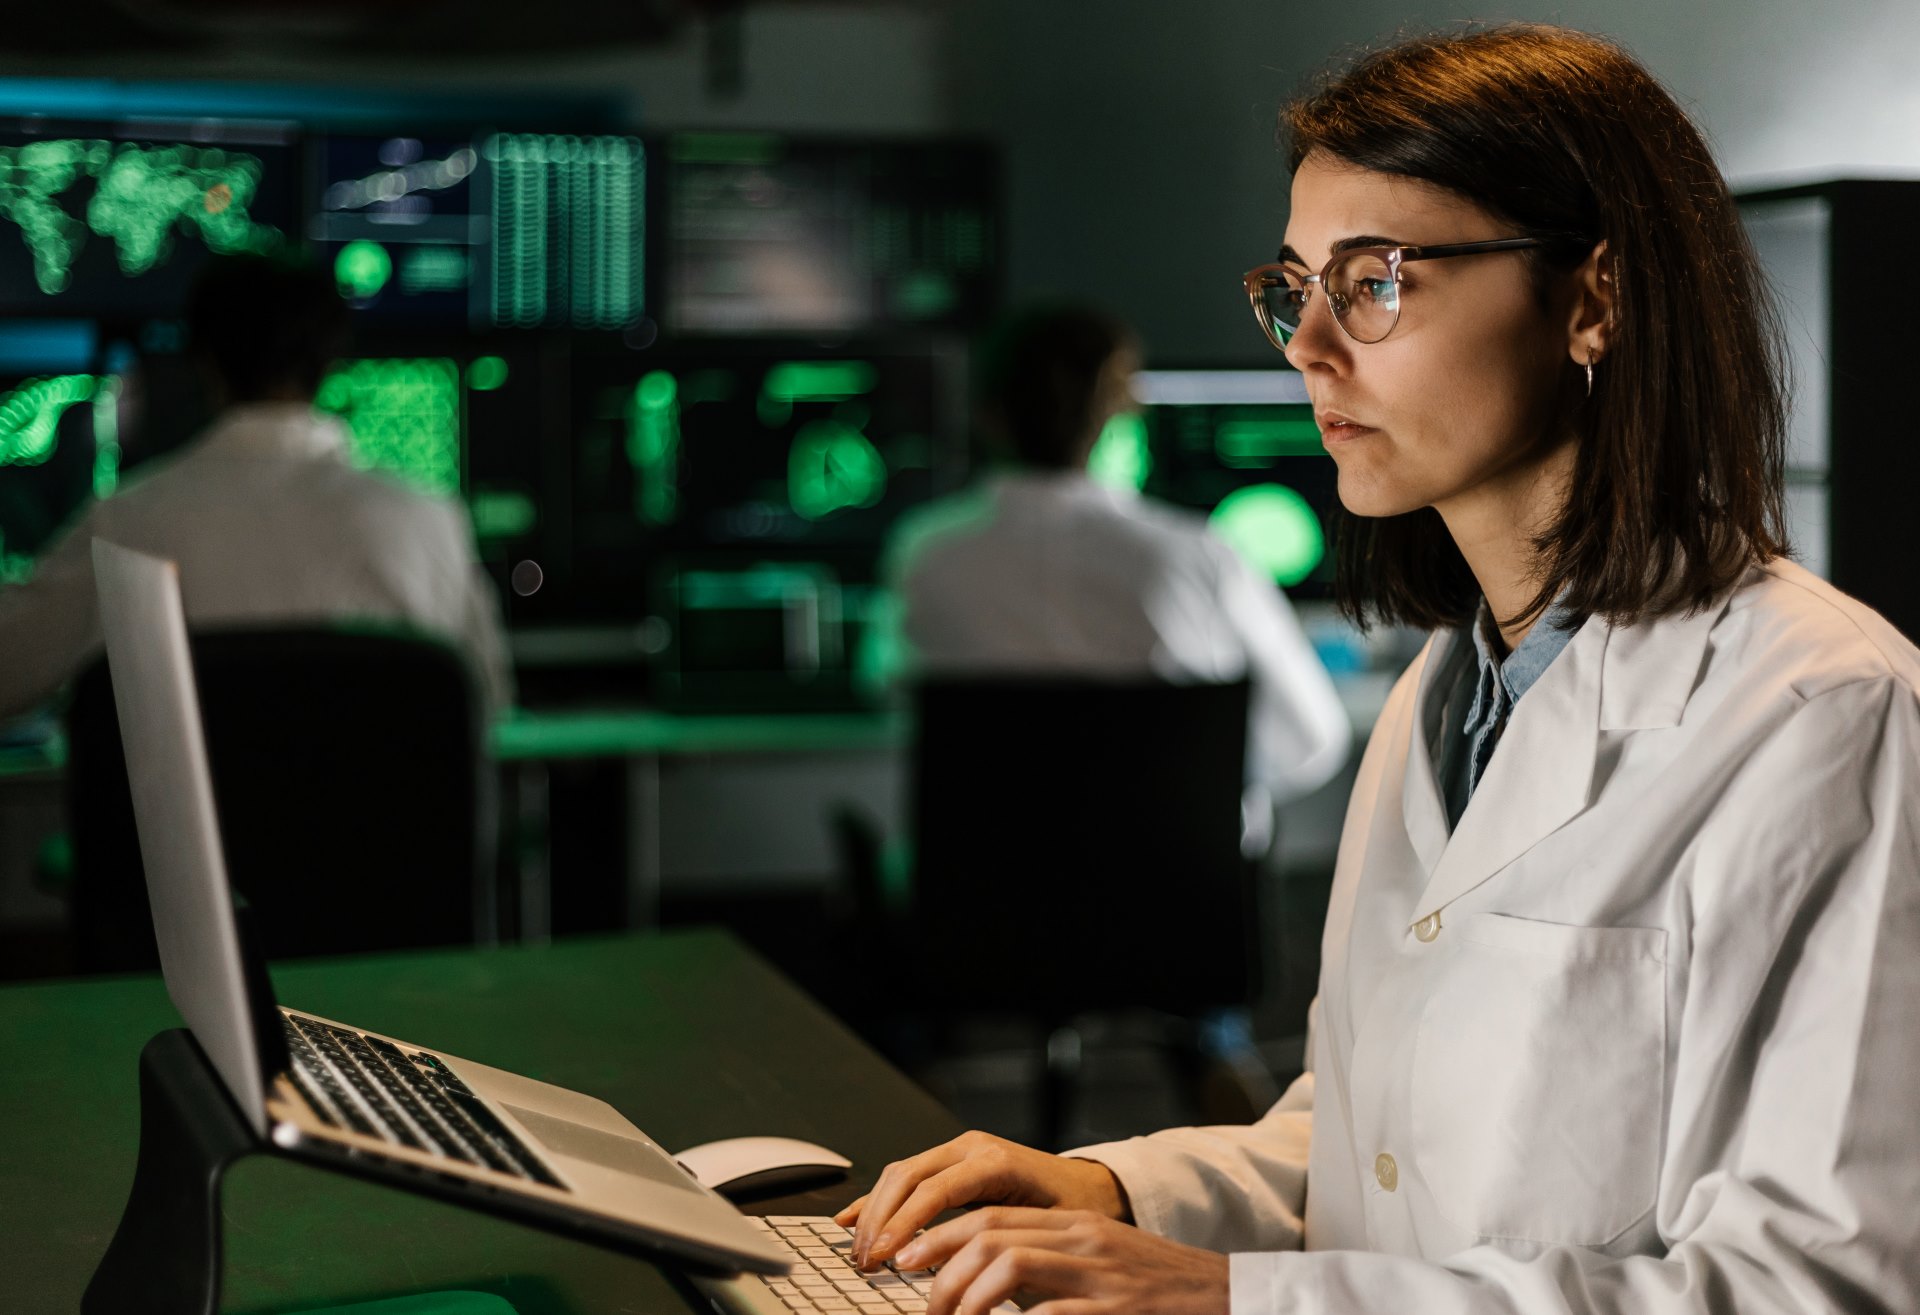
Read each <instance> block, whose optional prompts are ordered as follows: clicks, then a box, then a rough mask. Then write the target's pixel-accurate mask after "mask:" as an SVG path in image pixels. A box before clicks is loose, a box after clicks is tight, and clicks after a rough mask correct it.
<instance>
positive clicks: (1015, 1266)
mask: <svg viewBox="0 0 1920 1315" xmlns="http://www.w3.org/2000/svg"><path fill="white" fill-rule="evenodd" d="M979 1213H993V1215H998V1227H987V1229H979V1231H973V1232H972V1236H968V1238H966V1242H964V1244H962V1246H958V1248H956V1250H952V1252H950V1257H948V1259H947V1263H945V1265H943V1267H941V1273H939V1277H935V1280H933V1290H931V1292H927V1315H983V1313H985V1311H991V1309H993V1307H995V1305H998V1303H1000V1302H1008V1300H1012V1298H1014V1294H1018V1292H1044V1294H1062V1296H1085V1294H1087V1290H1089V1286H1091V1284H1092V1279H1094V1275H1096V1273H1098V1271H1100V1269H1104V1267H1106V1261H1104V1259H1102V1257H1100V1255H1096V1254H1089V1252H1096V1250H1098V1248H1094V1246H1091V1240H1092V1232H1094V1229H1091V1227H1087V1225H1089V1223H1091V1221H1087V1219H1077V1217H1068V1219H1069V1221H1068V1223H1062V1215H1060V1211H979ZM1035 1215H1039V1217H1037V1219H1035ZM956 1223H958V1221H956ZM1021 1223H1027V1225H1035V1223H1037V1225H1046V1227H1018V1225H1021ZM1008 1225H1012V1227H1008ZM950 1238H952V1234H950V1236H948V1240H950ZM931 1263H939V1259H933V1261H931Z"/></svg>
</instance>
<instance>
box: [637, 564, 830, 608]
mask: <svg viewBox="0 0 1920 1315" xmlns="http://www.w3.org/2000/svg"><path fill="white" fill-rule="evenodd" d="M820 586H821V576H820V571H819V569H818V568H817V567H812V566H781V565H776V564H774V563H772V562H763V563H761V564H760V565H758V566H753V567H749V568H748V569H747V570H744V571H683V572H681V573H680V574H679V575H678V576H676V577H675V578H674V582H673V587H674V589H675V590H676V591H677V592H678V593H679V596H680V605H681V606H682V607H684V608H688V609H690V610H694V611H712V610H716V609H723V608H724V609H727V610H735V609H739V608H748V607H774V606H780V605H782V604H784V603H786V602H787V601H788V600H789V599H791V598H794V597H796V596H797V597H801V598H810V597H813V596H814V595H816V594H818V593H819V592H820Z"/></svg>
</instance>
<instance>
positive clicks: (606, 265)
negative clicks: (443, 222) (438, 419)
mask: <svg viewBox="0 0 1920 1315" xmlns="http://www.w3.org/2000/svg"><path fill="white" fill-rule="evenodd" d="M481 154H482V155H484V156H485V157H486V160H487V163H488V166H489V178H490V180H491V185H492V188H493V193H494V195H493V205H492V207H491V211H490V212H491V214H492V233H491V234H490V238H489V245H490V249H491V251H492V253H493V254H492V273H491V277H490V278H489V279H488V283H487V289H486V293H487V298H488V309H489V310H490V312H491V313H492V317H493V322H494V323H496V324H502V325H516V326H520V327H524V328H532V327H535V326H537V325H541V324H551V323H564V324H568V325H571V326H572V327H574V328H577V329H620V328H625V327H626V326H627V325H630V324H632V323H634V322H635V321H637V320H639V319H640V317H641V314H642V312H643V311H644V310H645V296H644V291H645V282H646V280H645V272H646V271H645V261H644V258H643V254H642V253H643V252H644V251H645V250H646V178H647V171H646V151H645V149H644V148H643V147H642V146H641V143H640V139H639V138H637V137H573V136H544V135H539V134H533V133H498V134H495V135H494V136H492V137H489V138H487V140H486V141H485V142H484V143H483V144H482V146H481Z"/></svg>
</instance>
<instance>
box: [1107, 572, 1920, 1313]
mask: <svg viewBox="0 0 1920 1315" xmlns="http://www.w3.org/2000/svg"><path fill="white" fill-rule="evenodd" d="M1446 642H1450V641H1449V640H1448V638H1447V637H1446V636H1436V638H1435V640H1434V641H1433V642H1432V643H1430V644H1429V645H1428V648H1427V650H1426V652H1425V653H1423V654H1422V656H1421V658H1420V659H1419V660H1417V661H1416V662H1415V663H1414V664H1413V666H1412V667H1411V668H1410V669H1409V671H1408V672H1407V674H1406V676H1405V677H1404V678H1403V679H1402V680H1401V682H1400V684H1399V685H1398V687H1397V688H1396V689H1395V691H1394V694H1393V696H1392V698H1391V699H1390V701H1389V702H1388V704H1387V706H1386V709H1385V711H1384V713H1383V714H1382V716H1381V718H1380V721H1379V724H1378V726H1377V727H1376V729H1375V731H1374V734H1373V738H1372V741H1371V743H1370V744H1369V746H1368V748H1367V752H1366V757H1365V759H1364V761H1363V763H1362V765H1361V768H1360V774H1359V780H1358V782H1357V784H1356V786H1355V789H1354V795H1353V802H1352V805H1351V807H1350V810H1349V812H1348V816H1347V824H1346V831H1345V834H1344V836H1343V838H1342V841H1341V847H1340V857H1339V866H1338V871H1337V874H1336V877H1335V881H1334V889H1333V896H1332V903H1331V908H1330V909H1329V912H1328V917H1327V926H1326V934H1325V941H1324V964H1323V968H1322V973H1321V980H1320V995H1319V999H1318V1000H1317V1002H1316V1004H1315V1007H1314V1011H1313V1017H1312V1032H1313V1039H1312V1045H1311V1064H1312V1072H1310V1073H1309V1074H1308V1075H1307V1076H1305V1077H1303V1078H1302V1079H1301V1080H1300V1081H1299V1082H1298V1083H1296V1084H1295V1085H1294V1086H1293V1088H1292V1089H1291V1090H1289V1091H1288V1092H1287V1094H1286V1096H1285V1097H1284V1098H1283V1099H1282V1101H1281V1102H1280V1103H1279V1104H1278V1105H1277V1106H1275V1108H1274V1109H1273V1110H1272V1111H1271V1112H1270V1113H1268V1114H1267V1115H1266V1116H1265V1117H1264V1118H1263V1119H1262V1120H1261V1121H1260V1122H1258V1123H1256V1124H1254V1125H1253V1126H1252V1127H1227V1128H1197V1129H1179V1130H1174V1131H1170V1132H1166V1133H1160V1134H1156V1135H1154V1136H1152V1137H1148V1138H1142V1139H1136V1140H1133V1141H1128V1142H1120V1143H1115V1144H1112V1145H1108V1146H1102V1147H1091V1148H1087V1149H1086V1150H1084V1151H1082V1152H1077V1153H1078V1154H1083V1155H1086V1156H1088V1157H1090V1158H1094V1159H1098V1160H1101V1161H1103V1162H1104V1163H1106V1164H1108V1165H1109V1166H1110V1167H1112V1168H1113V1169H1114V1171H1115V1172H1116V1174H1117V1175H1118V1176H1119V1178H1120V1180H1121V1181H1122V1183H1123V1184H1124V1185H1125V1187H1126V1189H1127V1192H1128V1194H1129V1196H1130V1198H1131V1200H1132V1204H1133V1209H1134V1213H1135V1216H1136V1218H1137V1219H1138V1220H1139V1222H1140V1223H1141V1224H1142V1225H1143V1226H1144V1227H1146V1228H1148V1229H1150V1230H1152V1231H1154V1232H1157V1233H1162V1234H1165V1235H1168V1236H1171V1237H1174V1238H1177V1239H1180V1240H1183V1241H1188V1242H1191V1243H1194V1244H1197V1245H1205V1246H1211V1247H1215V1248H1218V1249H1222V1250H1229V1251H1233V1252H1235V1253H1237V1254H1235V1255H1234V1257H1233V1261H1232V1276H1233V1277H1232V1282H1233V1303H1232V1309H1233V1312H1234V1315H1254V1313H1255V1312H1259V1313H1260V1315H1296V1313H1297V1315H1308V1313H1309V1312H1311V1313H1312V1315H1322V1313H1329V1315H1330V1313H1332V1312H1338V1313H1339V1315H1367V1313H1369V1312H1379V1313H1380V1315H1403V1313H1409V1312H1411V1313H1417V1315H1449V1313H1451V1312H1469V1311H1472V1312H1498V1313H1501V1315H1512V1313H1517V1312H1527V1313H1528V1315H1548V1313H1549V1312H1556V1313H1571V1312H1583V1313H1584V1312H1610V1313H1611V1312H1629V1311H1631V1312H1643V1313H1645V1315H1679V1313H1680V1312H1739V1313H1740V1315H1773V1313H1774V1312H1778V1313H1779V1315H1787V1313H1788V1312H1793V1313H1794V1315H1799V1313H1800V1312H1809V1311H1842V1312H1848V1313H1849V1315H1853V1313H1858V1312H1876V1311H1886V1312H1898V1313H1900V1315H1908V1313H1911V1312H1916V1311H1920V697H1917V695H1916V691H1920V654H1916V652H1915V650H1914V649H1913V647H1912V646H1911V645H1909V644H1908V643H1907V642H1906V641H1905V640H1904V639H1902V638H1901V637H1900V636H1899V634H1898V633H1897V632H1895V631H1894V630H1893V628H1892V627H1891V626H1889V625H1888V624H1887V623H1886V622H1885V621H1883V620H1882V619H1881V618H1880V617H1879V616H1877V615H1875V614H1874V613H1872V612H1871V611H1869V610H1868V609H1866V608H1864V607H1862V606H1861V605H1859V604H1858V603H1856V602H1854V601H1852V600H1850V599H1848V598H1846V597H1845V596H1843V595H1841V594H1839V593H1838V592H1837V591H1835V590H1834V589H1833V588H1831V587H1830V586H1828V585H1826V584H1824V583H1823V582H1821V581H1820V580H1818V579H1816V578H1814V577H1813V576H1812V575H1810V574H1808V573H1807V572H1806V571H1804V570H1802V569H1801V568H1799V567H1797V566H1795V565H1793V564H1792V563H1790V562H1776V563H1773V564H1771V565H1769V566H1767V567H1765V568H1763V569H1755V570H1754V571H1752V572H1751V573H1750V574H1749V576H1748V578H1747V579H1746V581H1745V582H1744V583H1743V585H1742V586H1741V587H1740V588H1739V589H1738V590H1736V591H1735V592H1734V593H1733V595H1732V596H1731V598H1730V600H1729V601H1728V602H1727V603H1725V604H1724V605H1722V606H1718V607H1714V608H1711V609H1709V610H1707V611H1705V612H1703V613H1699V614H1696V615H1694V616H1691V617H1678V618H1667V619H1663V620H1658V621H1654V622H1651V623H1648V624H1644V625H1640V626H1634V627H1629V628H1614V627H1611V626H1609V625H1607V624H1606V623H1605V622H1604V621H1602V620H1598V619H1595V620H1593V621H1589V622H1588V623H1587V624H1586V626H1585V627H1583V628H1582V629H1581V631H1580V632H1579V633H1578V634H1577V635H1576V636H1575V637H1574V639H1573V641H1572V642H1571V643H1570V644H1569V645H1568V647H1567V649H1566V650H1565V651H1564V652H1563V653H1562V654H1561V655H1560V657H1559V658H1558V659H1557V660H1556V661H1555V662H1554V664H1553V665H1552V666H1551V667H1549V668H1548V669H1547V671H1546V673H1545V674H1544V675H1543V676H1542V677H1541V679H1540V681H1539V683H1538V684H1536V685H1535V686H1534V687H1533V688H1532V689H1531V690H1530V691H1529V692H1528V694H1527V696H1526V697H1525V698H1524V699H1522V700H1521V701H1520V703H1519V704H1518V706H1517V707H1516V709H1515V711H1514V714H1513V718H1512V720H1511V722H1510V723H1509V725H1508V727H1507V730H1506V733H1505V737H1504V739H1503V742H1502V743H1501V744H1500V746H1499V748H1498V749H1497V751H1496V752H1495V753H1494V756H1493V758H1492V760H1491V762H1490V763H1489V765H1488V769H1487V772H1486V775H1485V777H1484V778H1483V779H1482V780H1481V782H1480V785H1479V788H1478V790H1477V791H1476V792H1475V794H1474V796H1473V799H1472V801H1471V803H1470V804H1469V806H1468V808H1467V811H1466V813H1465V814H1464V816H1463V817H1462V818H1461V821H1460V825H1459V828H1458V830H1457V831H1456V832H1455V833H1454V834H1453V835H1452V836H1451V837H1449V835H1448V831H1447V825H1446V818H1445V814H1444V812H1443V810H1442V806H1441V800H1440V795H1439V792H1438V790H1437V788H1436V785H1435V782H1434V776H1433V769H1432V759H1431V756H1430V753H1429V750H1428V735H1429V733H1430V727H1431V724H1432V721H1433V719H1434V718H1435V717H1437V715H1438V709H1437V708H1436V707H1435V706H1434V704H1435V699H1434V697H1433V694H1432V689H1431V686H1432V684H1433V677H1434V673H1435V671H1436V670H1437V669H1438V668H1439V667H1441V666H1442V665H1443V663H1442V662H1441V661H1439V656H1438V655H1437V654H1436V648H1437V647H1440V646H1442V645H1444V644H1445V643H1446ZM1303 1244H1304V1247H1305V1250H1298V1249H1294V1248H1300V1247H1302V1245H1303Z"/></svg>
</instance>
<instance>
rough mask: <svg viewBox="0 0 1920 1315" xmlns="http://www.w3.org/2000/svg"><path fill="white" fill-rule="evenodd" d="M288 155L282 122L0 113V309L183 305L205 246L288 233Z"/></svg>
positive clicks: (295, 177)
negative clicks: (74, 117) (4, 116)
mask: <svg viewBox="0 0 1920 1315" xmlns="http://www.w3.org/2000/svg"><path fill="white" fill-rule="evenodd" d="M298 158H299V157H298V147H297V142H296V138H295V134H294V129H293V127H292V125H290V124H285V123H273V122H244V121H231V120H219V121H214V120H193V121H187V122H165V121H160V120H121V121H114V122H84V121H77V120H57V119H47V118H9V119H0V317H18V316H55V317H68V318H72V317H79V316H85V317H88V318H91V319H95V320H100V321H106V322H111V323H134V322H137V321H140V320H143V319H147V318H150V317H154V316H177V315H179V314H180V313H181V312H182V310H183V308H184V306H185V304H186V294H187V289H188V287H189V286H190V285H191V283H192V281H193V276H194V274H195V272H196V271H197V270H198V269H199V267H200V265H201V264H202V263H203V262H204V261H205V260H206V258H207V256H208V254H209V253H213V252H220V253H236V252H260V251H271V250H276V249H278V248H279V247H281V246H282V245H283V244H285V243H286V241H287V240H288V239H289V237H291V236H297V234H298V231H299V225H298V219H299V215H300V200H299V198H300V192H301V187H300V171H299V168H298V164H297V161H298ZM8 230H11V232H9V231H8Z"/></svg>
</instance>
